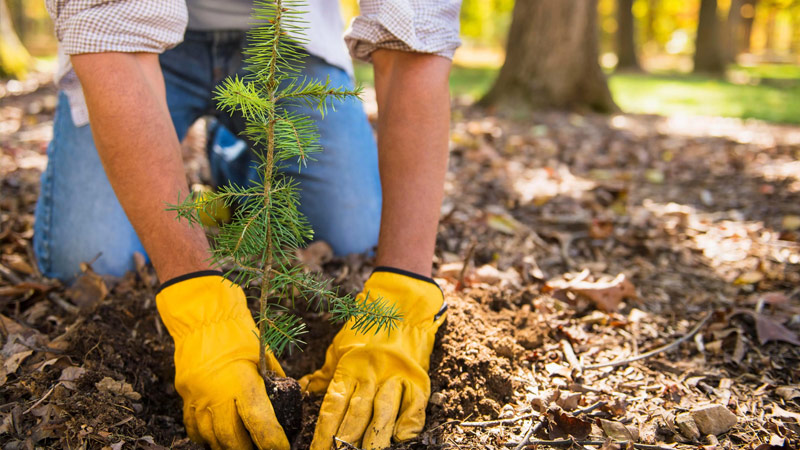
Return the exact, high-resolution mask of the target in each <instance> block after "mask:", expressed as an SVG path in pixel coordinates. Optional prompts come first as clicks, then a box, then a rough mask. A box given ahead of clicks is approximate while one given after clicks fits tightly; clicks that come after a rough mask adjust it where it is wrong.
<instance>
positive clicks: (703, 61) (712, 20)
mask: <svg viewBox="0 0 800 450" xmlns="http://www.w3.org/2000/svg"><path fill="white" fill-rule="evenodd" d="M694 71H695V72H702V73H710V74H717V75H721V74H723V73H724V72H725V55H724V52H723V50H722V43H721V39H720V27H719V20H718V19H717V0H700V19H699V20H698V21H697V40H696V41H695V53H694Z"/></svg>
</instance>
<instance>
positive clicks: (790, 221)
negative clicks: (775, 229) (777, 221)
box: [781, 214, 800, 231]
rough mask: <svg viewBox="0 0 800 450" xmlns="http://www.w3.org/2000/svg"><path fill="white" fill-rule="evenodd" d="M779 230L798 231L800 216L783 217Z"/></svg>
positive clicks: (789, 215)
mask: <svg viewBox="0 0 800 450" xmlns="http://www.w3.org/2000/svg"><path fill="white" fill-rule="evenodd" d="M781 228H783V229H784V230H788V231H795V230H799V229H800V216H796V215H794V214H788V215H786V216H783V220H782V221H781Z"/></svg>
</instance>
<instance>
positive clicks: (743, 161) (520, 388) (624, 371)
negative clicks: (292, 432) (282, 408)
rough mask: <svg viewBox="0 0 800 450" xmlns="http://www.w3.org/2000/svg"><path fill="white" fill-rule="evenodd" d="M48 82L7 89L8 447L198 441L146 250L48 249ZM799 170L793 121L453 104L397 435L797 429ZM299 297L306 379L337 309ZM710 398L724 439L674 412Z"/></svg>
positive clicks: (729, 439) (678, 440) (348, 280)
mask: <svg viewBox="0 0 800 450" xmlns="http://www.w3.org/2000/svg"><path fill="white" fill-rule="evenodd" d="M45 81H46V80H45ZM52 95H53V91H52V87H51V86H50V85H49V84H46V83H43V84H42V86H32V87H30V89H28V91H25V92H22V93H21V94H19V95H16V96H13V97H7V98H3V99H2V101H3V103H2V106H0V139H1V140H2V152H0V313H2V317H0V319H2V327H0V332H2V335H3V346H2V349H0V356H2V359H0V375H1V376H0V446H2V448H4V449H17V448H34V447H43V448H98V449H100V448H111V449H118V448H123V446H124V448H148V449H153V448H164V447H169V448H176V449H189V448H199V446H196V445H195V444H192V443H191V442H190V441H189V440H188V438H187V437H186V434H185V430H184V428H183V425H182V418H181V399H180V397H179V396H178V395H177V393H176V392H175V390H174V388H173V370H174V367H173V362H172V354H173V343H172V339H171V338H170V337H169V335H168V334H167V333H166V330H165V329H164V327H163V325H162V324H161V322H160V319H159V318H158V314H157V311H156V308H155V304H154V299H153V298H154V297H153V292H154V288H155V286H156V283H157V282H156V280H155V277H154V275H153V272H152V270H151V269H150V268H147V267H142V268H141V269H140V270H139V271H138V272H137V273H131V274H129V275H128V276H126V277H125V278H123V279H109V278H102V279H100V278H97V277H95V278H92V276H91V274H87V275H85V276H86V277H87V280H85V282H83V283H82V284H79V285H77V286H78V287H73V289H72V290H68V289H67V287H65V286H62V285H60V284H59V283H58V282H56V281H53V280H48V279H44V278H42V277H41V276H40V275H39V274H38V272H37V271H36V268H35V265H34V264H33V261H32V258H31V251H30V245H31V238H32V224H33V215H32V214H33V208H34V205H35V201H36V196H37V192H38V182H39V176H40V173H41V170H42V168H43V167H44V163H45V162H46V157H45V156H44V150H45V147H46V143H47V140H48V139H49V138H50V135H49V131H48V130H49V129H50V127H51V126H52V123H51V120H52V103H53V102H52V101H51V100H52V99H50V97H52ZM48 99H50V100H48ZM36 102H38V104H39V105H40V106H39V107H37V108H35V109H31V108H30V107H29V105H31V104H34V103H36ZM198 136H199V137H198ZM201 140H202V133H200V134H199V135H198V134H197V133H194V134H192V135H190V137H189V138H188V139H187V141H186V162H187V167H188V168H189V169H188V171H189V177H190V179H191V180H192V181H193V182H197V181H207V179H208V177H207V171H206V169H205V166H204V162H203V159H202V143H201ZM798 174H800V128H796V127H786V126H774V125H769V124H764V123H760V122H750V121H748V122H742V121H737V120H732V119H719V118H692V119H691V120H686V119H681V118H661V117H650V116H635V115H618V116H613V117H605V116H591V115H589V116H582V115H574V114H567V113H548V114H537V115H535V116H532V117H526V118H524V120H510V119H505V118H498V117H492V116H487V115H486V113H485V112H483V111H477V110H472V109H470V108H467V107H464V106H458V105H457V107H456V108H455V112H454V120H453V131H452V152H451V167H450V172H449V174H448V179H447V184H446V189H447V200H446V202H445V205H444V206H443V210H442V221H441V225H440V229H439V235H438V240H437V250H436V256H435V271H434V276H435V277H436V279H437V281H438V282H439V283H440V285H441V286H442V288H443V290H444V292H445V295H446V300H447V302H448V304H449V305H450V308H449V312H448V317H447V321H446V322H445V324H444V325H443V326H442V327H441V328H440V331H439V335H438V337H437V342H436V345H435V348H434V352H433V355H432V357H431V368H430V375H431V388H432V389H431V391H432V395H431V400H430V404H429V405H428V409H427V422H426V427H425V431H424V432H423V433H422V435H421V436H419V437H418V438H416V439H413V440H411V441H408V442H404V443H399V444H397V445H395V448H415V449H416V448H460V449H466V448H506V446H507V445H508V444H509V443H514V442H519V441H520V440H521V439H522V438H523V436H524V435H526V434H527V432H528V431H529V430H531V429H532V427H534V426H537V425H536V424H539V423H541V425H539V428H538V429H539V432H538V433H537V434H536V435H535V436H536V438H539V439H557V438H562V437H570V436H571V437H574V438H576V439H582V438H581V437H580V436H588V437H587V438H586V439H590V440H595V441H597V440H600V441H602V440H604V439H606V438H613V439H615V440H625V439H630V440H635V441H636V442H638V443H642V444H649V445H660V446H671V447H673V448H679V449H689V448H698V447H699V446H701V445H707V446H709V447H707V448H719V449H723V448H725V449H727V448H755V447H756V446H758V445H759V444H765V443H769V442H771V441H772V442H775V443H776V444H775V445H777V446H780V445H783V444H782V442H786V443H787V444H786V445H788V446H790V447H794V448H796V446H797V444H798V438H799V437H800V371H798V369H797V368H798V367H800V340H798V337H797V335H798V333H799V332H800V288H799V286H800V243H799V241H800V223H798V221H800V175H798ZM320 265H321V267H322V270H323V272H324V273H325V274H327V275H328V276H330V277H332V278H333V279H334V280H335V283H336V284H338V285H340V286H342V288H343V289H344V290H346V291H350V292H353V291H357V290H358V289H360V287H361V286H362V284H363V282H364V280H366V278H367V277H368V275H369V273H370V271H371V268H372V265H371V261H370V260H369V258H367V257H364V256H352V257H349V258H342V259H333V260H331V261H328V262H324V263H322V264H320ZM618 275H621V276H622V278H618ZM612 279H613V280H615V281H614V282H613V283H611V282H610V281H609V280H612ZM620 280H622V281H620ZM614 283H616V284H614ZM609 286H611V287H609ZM251 307H253V308H254V307H255V304H252V305H251ZM301 313H302V315H303V318H304V320H305V321H306V323H307V324H308V328H309V330H310V332H309V334H308V335H306V336H305V339H304V340H306V341H307V342H308V345H307V346H306V347H305V348H304V349H303V351H302V352H295V353H294V354H291V355H286V356H285V357H284V358H282V360H281V364H282V365H283V367H284V369H285V371H286V373H287V376H290V377H293V378H295V379H296V378H299V377H301V376H303V375H305V374H307V373H310V372H311V371H313V370H315V369H317V368H319V367H320V366H321V365H322V363H323V359H324V354H325V349H326V347H327V346H328V345H329V344H330V342H331V340H332V338H333V336H334V334H335V332H336V331H337V326H336V325H335V324H331V323H330V322H329V320H328V316H326V315H325V314H317V313H313V312H307V311H302V312H301ZM709 313H710V314H711V315H710V316H708V317H709V319H708V320H707V322H705V323H704V326H703V327H702V328H701V329H700V332H699V333H698V334H697V335H696V336H694V337H692V338H691V339H688V340H686V341H685V342H683V343H682V344H680V345H679V346H677V347H676V348H673V349H671V350H669V351H666V352H661V353H658V354H656V355H654V356H652V357H650V358H646V359H643V360H640V361H637V362H631V363H624V364H620V365H619V366H616V367H602V368H589V367H588V366H590V365H592V364H598V363H604V362H609V361H616V360H619V359H626V358H630V357H633V356H636V355H639V354H642V353H645V352H647V351H649V350H652V349H656V348H658V347H660V346H663V345H665V344H669V343H671V342H673V341H675V340H676V339H679V338H681V337H683V336H685V335H686V334H687V333H688V332H689V330H691V329H692V328H693V327H694V326H695V325H697V324H698V323H699V322H700V321H701V320H702V319H703V318H705V317H707V314H709ZM320 402H321V399H319V398H311V397H308V396H305V397H304V398H303V399H302V405H303V413H302V426H301V430H300V432H299V435H298V438H297V441H296V444H295V447H296V448H306V447H307V446H308V443H309V442H310V441H311V437H312V436H313V429H314V425H315V423H316V415H317V412H318V410H319V405H320ZM275 403H276V404H277V403H281V404H283V403H286V406H296V405H299V404H300V401H299V400H297V397H295V400H292V401H289V402H277V401H276V402H275ZM706 404H716V405H723V406H724V407H725V408H727V409H728V410H729V411H730V412H731V413H733V414H734V415H735V416H736V417H737V418H738V422H737V423H736V424H735V425H733V426H731V427H730V429H728V430H726V431H725V432H723V433H721V434H719V435H718V436H716V437H713V438H710V437H706V436H699V437H687V436H686V435H685V434H682V432H681V430H680V429H679V428H678V427H677V426H676V417H677V416H680V415H681V414H683V413H686V412H689V411H691V410H692V409H694V408H696V407H698V406H700V405H706ZM296 413H297V409H296V408H295V409H294V410H293V414H296ZM526 414H527V415H528V416H527V418H525V419H519V420H514V421H512V422H509V423H505V424H499V425H498V424H495V425H492V424H468V423H463V422H464V421H467V422H469V421H483V420H492V419H497V418H506V419H509V418H514V417H526ZM531 414H533V415H532V416H531ZM625 433H628V434H625ZM623 438H624V439H623ZM715 441H716V442H715ZM512 447H513V446H512ZM540 447H541V446H540ZM595 448H596V446H595ZM609 448H611V447H609Z"/></svg>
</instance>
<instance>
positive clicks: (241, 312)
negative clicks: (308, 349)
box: [156, 271, 289, 450]
mask: <svg viewBox="0 0 800 450" xmlns="http://www.w3.org/2000/svg"><path fill="white" fill-rule="evenodd" d="M221 275H222V273H221V272H217V271H204V272H196V273H192V274H188V275H184V276H182V277H179V278H176V279H173V280H171V281H168V282H166V283H164V284H163V285H162V287H161V289H160V291H159V293H158V294H157V295H156V305H157V306H158V312H159V314H161V319H162V320H163V321H164V325H166V326H167V330H169V334H171V335H172V338H173V339H175V389H176V390H177V391H178V394H180V396H181V397H182V398H183V424H184V425H185V426H186V432H187V433H188V434H189V437H190V438H191V439H192V440H193V441H195V442H199V443H204V444H208V445H210V446H211V448H213V449H218V448H225V449H228V448H230V449H250V448H252V447H253V443H255V445H256V446H257V447H258V448H259V449H261V450H266V449H280V450H289V441H288V440H287V439H286V435H285V434H284V432H283V428H281V426H280V424H279V423H278V419H277V418H276V417H275V412H274V411H273V409H272V404H271V403H270V402H269V398H268V397H267V391H266V388H265V387H264V381H263V379H262V378H261V376H260V375H259V373H258V346H259V342H258V337H257V336H256V334H255V331H256V324H255V321H253V316H252V315H251V314H250V310H248V309H247V301H246V299H245V296H244V292H243V291H242V288H241V287H239V286H237V285H235V284H233V283H231V282H230V281H228V280H226V279H225V278H223V277H222V276H221ZM269 365H270V369H271V370H272V371H273V372H275V374H276V375H278V376H284V373H283V370H282V369H281V367H280V365H279V364H278V361H276V360H275V357H274V356H272V354H271V353H270V354H269Z"/></svg>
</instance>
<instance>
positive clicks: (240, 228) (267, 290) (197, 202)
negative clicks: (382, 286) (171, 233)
mask: <svg viewBox="0 0 800 450" xmlns="http://www.w3.org/2000/svg"><path fill="white" fill-rule="evenodd" d="M305 6H306V5H305V3H304V2H303V1H302V0H256V1H255V6H254V10H253V17H252V18H253V22H255V23H256V24H257V25H255V26H254V27H253V28H252V30H251V31H250V32H249V35H248V37H249V45H248V47H247V48H246V49H245V54H246V55H247V56H248V58H247V59H246V63H247V68H248V71H249V74H248V75H246V76H245V77H243V78H239V77H236V76H235V77H231V78H228V79H226V80H225V81H224V82H223V83H222V84H221V85H220V86H219V87H218V88H217V90H216V92H215V97H214V98H215V100H216V101H217V105H218V107H219V108H220V109H222V110H224V111H227V112H228V113H230V114H239V115H241V116H242V117H243V118H244V119H245V122H246V124H247V126H246V128H245V130H243V131H242V134H243V135H244V136H245V137H247V138H248V139H249V141H250V142H251V144H252V147H253V151H254V154H255V156H256V157H257V159H258V169H259V179H258V180H253V183H252V185H251V186H248V187H242V186H236V185H233V184H229V185H227V186H222V187H221V188H219V190H218V192H211V193H203V195H201V196H189V197H187V198H185V199H183V200H181V199H180V198H179V199H178V204H176V205H172V206H170V207H169V209H170V210H172V211H176V212H177V214H178V218H179V219H186V220H188V222H189V223H191V224H199V223H200V219H199V212H204V213H206V214H213V211H214V210H215V209H217V208H218V207H219V205H220V204H223V205H225V206H227V207H228V208H234V207H236V212H235V213H234V214H233V217H232V220H231V222H230V223H222V224H219V230H218V233H217V234H216V235H214V236H212V249H211V250H212V261H213V262H214V264H215V265H217V266H219V267H221V268H223V269H224V270H225V272H226V277H228V278H230V279H231V280H233V281H235V282H237V283H238V284H240V285H241V286H242V287H245V288H246V287H258V289H260V294H259V296H258V309H259V312H258V320H257V324H258V337H259V339H260V341H261V344H262V345H260V350H259V364H258V369H259V373H260V374H261V376H262V377H263V378H264V381H265V383H266V387H267V392H268V393H269V395H270V396H271V400H272V403H273V406H276V408H275V409H276V413H279V421H280V422H281V425H282V426H283V427H284V429H285V430H286V432H287V435H288V434H289V431H290V429H292V428H293V427H294V426H299V422H297V421H296V420H298V418H299V417H300V415H299V409H297V408H295V409H293V410H291V407H292V406H297V405H300V404H301V401H300V400H301V394H300V389H299V386H298V385H297V383H296V382H295V381H294V380H291V381H286V380H284V379H280V378H274V377H273V374H272V373H270V371H269V364H268V360H267V358H268V355H267V351H271V352H272V353H273V354H275V355H276V356H280V355H281V354H283V352H285V351H286V350H287V349H291V348H293V347H300V346H301V345H302V344H303V342H302V341H301V340H300V336H302V335H303V334H304V333H305V332H306V328H305V324H304V323H303V322H302V321H301V320H300V319H299V318H298V317H297V316H296V315H294V314H293V313H291V311H290V308H291V307H294V301H295V297H296V296H299V297H300V298H301V299H303V300H306V301H307V305H308V307H313V308H315V309H317V310H319V309H320V308H324V309H326V310H327V311H328V312H330V313H331V319H332V320H334V321H342V322H343V321H350V322H349V323H348V326H350V327H352V328H353V329H354V330H356V331H359V332H368V331H370V330H374V332H376V333H377V332H379V331H380V330H382V329H392V328H393V327H394V326H395V325H396V322H397V321H398V320H400V316H399V314H398V312H397V310H396V308H395V307H394V305H393V304H390V303H389V302H388V301H387V300H386V299H382V298H370V297H369V295H367V296H365V297H363V298H360V299H356V298H354V297H353V296H351V295H339V294H338V292H337V291H336V290H335V289H333V288H331V287H330V281H328V280H324V279H321V278H319V277H318V276H316V275H313V274H308V273H306V272H305V271H304V270H303V269H302V267H300V265H299V262H298V261H297V260H296V257H295V251H296V250H297V249H298V248H299V247H301V246H302V245H304V244H305V243H306V242H308V241H309V240H310V239H311V238H312V237H313V231H312V230H311V227H310V225H309V223H308V221H307V220H306V218H305V217H303V215H302V214H301V213H300V212H299V211H298V209H297V206H298V204H299V186H298V184H297V182H296V181H294V180H293V179H292V178H291V177H289V176H287V175H285V174H284V173H283V172H282V171H280V170H279V169H283V168H285V167H287V166H286V164H287V163H289V162H293V163H296V164H297V167H298V170H302V168H303V167H305V165H306V164H307V163H309V162H310V161H313V155H314V154H315V153H317V152H319V151H321V150H322V149H321V148H320V146H319V143H318V141H319V136H318V134H317V131H316V125H315V124H314V122H313V121H312V120H311V119H310V118H309V117H308V116H306V115H303V114H299V113H296V112H292V111H291V109H289V107H307V108H314V109H316V110H318V111H319V112H320V113H321V115H322V116H323V117H324V115H325V114H326V113H327V112H328V109H329V108H330V109H332V108H333V106H334V103H335V102H340V101H346V100H349V99H353V98H359V96H360V94H361V89H360V88H356V89H347V88H342V87H332V86H330V80H326V81H320V80H313V79H312V80H309V79H307V78H304V77H301V76H300V71H301V69H302V67H303V63H304V60H305V58H306V53H305V51H304V50H302V48H301V47H300V45H301V44H302V43H304V42H306V40H305V38H304V29H303V26H302V25H303V23H304V22H303V20H302V14H303V13H302V9H304V8H305ZM364 220H379V218H378V217H365V218H364ZM298 294H299V295H298ZM285 302H288V305H287V304H286V303H285ZM292 383H293V385H292ZM273 397H274V398H273ZM287 407H288V410H291V411H289V412H281V411H288V410H287ZM292 411H294V412H292ZM281 414H284V415H285V417H282V416H281ZM290 416H291V417H290Z"/></svg>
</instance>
